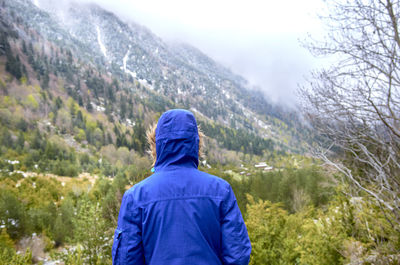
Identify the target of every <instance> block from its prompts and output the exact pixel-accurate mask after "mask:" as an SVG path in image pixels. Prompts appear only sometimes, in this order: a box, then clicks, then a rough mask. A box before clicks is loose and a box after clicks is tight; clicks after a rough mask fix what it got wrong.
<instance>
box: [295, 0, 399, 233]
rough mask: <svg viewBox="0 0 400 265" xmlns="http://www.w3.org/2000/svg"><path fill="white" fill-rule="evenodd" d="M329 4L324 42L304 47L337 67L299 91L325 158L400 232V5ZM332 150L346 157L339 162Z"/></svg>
mask: <svg viewBox="0 0 400 265" xmlns="http://www.w3.org/2000/svg"><path fill="white" fill-rule="evenodd" d="M326 3H327V5H328V8H329V14H328V15H326V16H324V17H322V19H323V21H324V22H326V25H327V28H328V33H327V35H326V38H325V39H324V40H323V41H316V40H312V39H310V40H308V41H307V43H306V44H305V45H306V47H307V48H309V50H310V51H311V52H312V53H314V54H315V55H318V56H321V55H322V56H328V57H330V59H332V61H334V63H332V64H331V65H330V66H329V67H326V68H325V69H322V70H319V71H316V72H314V73H313V74H312V78H310V80H309V82H308V84H309V85H308V86H305V87H303V88H302V89H301V93H302V95H303V99H304V110H305V112H306V114H307V116H308V117H309V118H310V121H311V122H312V123H313V125H314V127H315V128H317V129H318V130H320V132H321V133H322V134H323V135H324V136H325V139H329V140H330V143H331V144H330V145H329V147H328V148H325V149H324V150H325V151H323V152H320V155H321V157H322V158H323V159H324V160H325V161H326V162H327V163H328V164H330V165H332V166H334V167H335V168H336V169H337V170H339V171H340V172H342V173H343V175H344V176H346V177H347V178H348V180H350V182H351V183H352V184H354V185H352V186H353V188H355V190H356V191H357V192H360V191H361V192H362V193H364V194H366V195H367V196H369V198H370V199H371V201H372V202H374V203H376V204H378V205H379V206H380V207H381V209H382V210H383V212H384V213H385V215H386V218H387V220H388V221H389V222H390V223H391V224H392V226H393V228H395V229H396V230H397V231H399V232H400V198H399V194H400V187H399V186H400V120H399V119H400V104H399V101H400V76H399V75H400V55H399V51H400V35H399V22H400V21H399V19H400V1H398V0H329V1H326ZM332 149H336V150H339V152H341V157H342V158H343V159H342V160H341V162H340V163H339V162H338V160H337V159H334V158H333V157H332V155H329V154H331V152H329V150H332Z"/></svg>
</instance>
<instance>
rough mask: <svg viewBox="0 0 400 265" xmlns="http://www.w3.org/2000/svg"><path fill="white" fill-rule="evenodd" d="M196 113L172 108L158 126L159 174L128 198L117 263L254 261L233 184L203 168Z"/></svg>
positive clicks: (117, 238) (117, 237) (186, 264)
mask: <svg viewBox="0 0 400 265" xmlns="http://www.w3.org/2000/svg"><path fill="white" fill-rule="evenodd" d="M198 150H199V135H198V131H197V124H196V120H195V118H194V116H193V114H192V113H191V112H189V111H186V110H170V111H167V112H165V113H164V114H163V115H162V116H161V117H160V119H159V121H158V124H157V129H156V151H157V159H156V164H155V173H154V174H153V175H151V176H150V177H148V178H147V179H145V180H143V181H141V182H139V183H137V184H136V185H134V186H133V187H132V188H131V189H129V190H128V191H127V192H126V193H125V194H124V197H123V199H122V204H121V209H120V212H119V217H118V227H117V229H116V230H115V234H114V244H113V248H112V258H113V264H135V265H139V264H160V265H169V264H173V265H179V264H182V265H202V264H204V265H214V264H248V263H249V259H250V252H251V246H250V240H249V237H248V234H247V230H246V226H245V224H244V221H243V218H242V215H241V213H240V210H239V207H238V205H237V202H236V198H235V195H234V194H233V191H232V188H231V186H230V185H229V184H228V183H227V182H226V181H225V180H223V179H220V178H218V177H215V176H212V175H209V174H207V173H204V172H201V171H199V170H198V169H197V167H198V163H199V162H198Z"/></svg>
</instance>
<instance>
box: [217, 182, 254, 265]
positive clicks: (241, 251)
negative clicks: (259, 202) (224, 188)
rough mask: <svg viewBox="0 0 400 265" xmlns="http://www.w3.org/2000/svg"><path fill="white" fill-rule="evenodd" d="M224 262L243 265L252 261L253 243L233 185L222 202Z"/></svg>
mask: <svg viewBox="0 0 400 265" xmlns="http://www.w3.org/2000/svg"><path fill="white" fill-rule="evenodd" d="M222 208H223V209H222V210H223V217H222V224H221V226H222V227H221V228H222V229H221V233H222V237H221V238H222V262H223V264H232V265H233V264H235V265H243V264H246V265H247V264H248V263H249V261H250V253H251V244H250V239H249V236H248V234H247V229H246V225H245V223H244V221H243V217H242V214H241V213H240V209H239V206H238V205H237V202H236V198H235V195H234V193H233V190H232V188H231V186H229V189H228V193H227V195H226V197H225V200H224V202H223V204H222Z"/></svg>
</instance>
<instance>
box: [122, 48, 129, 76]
mask: <svg viewBox="0 0 400 265" xmlns="http://www.w3.org/2000/svg"><path fill="white" fill-rule="evenodd" d="M128 56H129V50H128V51H127V52H126V54H125V56H124V59H122V65H123V67H124V71H125V73H126V70H127V69H126V61H128Z"/></svg>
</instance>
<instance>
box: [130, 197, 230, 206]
mask: <svg viewBox="0 0 400 265" xmlns="http://www.w3.org/2000/svg"><path fill="white" fill-rule="evenodd" d="M199 198H207V199H216V200H219V201H223V200H224V199H223V198H220V197H217V196H204V195H201V196H186V197H170V198H163V199H157V200H151V201H148V202H146V203H142V204H140V205H138V207H141V206H146V205H148V204H151V203H154V202H160V201H173V200H185V199H199Z"/></svg>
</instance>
